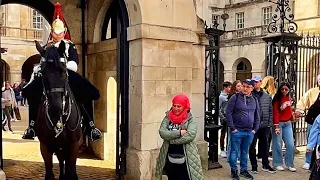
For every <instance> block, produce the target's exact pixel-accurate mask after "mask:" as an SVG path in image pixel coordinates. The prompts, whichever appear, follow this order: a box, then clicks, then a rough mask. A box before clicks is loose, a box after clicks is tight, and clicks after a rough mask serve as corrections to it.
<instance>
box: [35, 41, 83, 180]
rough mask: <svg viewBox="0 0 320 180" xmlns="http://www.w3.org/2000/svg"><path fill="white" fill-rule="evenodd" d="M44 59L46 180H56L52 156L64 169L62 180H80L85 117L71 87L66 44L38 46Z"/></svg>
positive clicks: (41, 118) (41, 128) (41, 129)
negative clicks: (81, 138)
mask: <svg viewBox="0 0 320 180" xmlns="http://www.w3.org/2000/svg"><path fill="white" fill-rule="evenodd" d="M36 47H37V50H38V51H39V53H40V55H41V57H42V58H41V62H40V72H39V73H40V77H38V78H39V79H38V82H40V83H41V84H42V89H41V90H42V91H43V92H42V93H43V95H42V100H41V105H40V106H39V113H38V127H37V128H38V138H39V141H40V150H41V154H42V157H43V160H44V163H45V171H46V172H45V173H46V174H45V180H53V179H54V174H53V171H52V168H53V162H52V156H53V154H54V153H55V154H56V156H57V158H58V160H59V166H60V174H59V179H60V180H61V179H63V180H76V179H78V176H77V172H76V162H77V157H78V150H79V139H80V137H81V134H82V132H81V125H80V124H81V114H80V109H79V107H78V105H77V102H76V100H75V98H74V96H73V93H72V91H71V89H70V86H69V83H68V71H67V68H66V61H67V60H66V59H65V58H63V57H64V52H65V48H66V47H65V43H64V42H63V41H61V43H60V45H59V47H55V46H51V47H47V48H46V49H43V48H42V47H41V46H40V44H39V43H38V42H36Z"/></svg>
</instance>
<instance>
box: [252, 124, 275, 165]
mask: <svg viewBox="0 0 320 180" xmlns="http://www.w3.org/2000/svg"><path fill="white" fill-rule="evenodd" d="M270 131H271V129H270V127H266V128H260V129H259V130H258V132H256V134H255V135H254V138H253V140H252V143H251V145H250V148H249V158H250V162H251V166H252V168H257V167H258V162H257V157H256V156H257V151H256V145H257V140H258V139H259V144H258V146H259V147H260V148H261V149H260V150H259V154H260V156H261V158H262V165H263V166H264V167H265V166H268V165H269V160H268V157H269V149H268V147H269V142H268V139H269V135H270Z"/></svg>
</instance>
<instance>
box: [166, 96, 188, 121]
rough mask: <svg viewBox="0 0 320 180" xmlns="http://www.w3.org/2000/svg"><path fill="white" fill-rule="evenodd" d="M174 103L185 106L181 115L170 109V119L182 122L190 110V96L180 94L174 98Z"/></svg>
mask: <svg viewBox="0 0 320 180" xmlns="http://www.w3.org/2000/svg"><path fill="white" fill-rule="evenodd" d="M173 104H180V105H181V106H182V108H183V111H182V113H181V114H180V115H178V116H177V115H175V114H174V113H173V112H172V109H171V110H170V111H169V114H168V116H169V120H170V121H171V122H172V123H174V124H181V123H182V122H183V121H185V120H186V119H187V118H188V110H190V101H189V98H188V97H187V96H186V95H184V94H178V95H176V96H175V97H174V98H173V99H172V105H173Z"/></svg>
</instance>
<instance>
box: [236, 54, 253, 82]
mask: <svg viewBox="0 0 320 180" xmlns="http://www.w3.org/2000/svg"><path fill="white" fill-rule="evenodd" d="M232 69H233V70H234V71H236V80H245V79H251V78H252V72H251V71H252V66H251V63H250V61H249V60H248V59H247V58H244V57H241V58H238V59H237V60H236V61H235V62H234V64H233V68H232Z"/></svg>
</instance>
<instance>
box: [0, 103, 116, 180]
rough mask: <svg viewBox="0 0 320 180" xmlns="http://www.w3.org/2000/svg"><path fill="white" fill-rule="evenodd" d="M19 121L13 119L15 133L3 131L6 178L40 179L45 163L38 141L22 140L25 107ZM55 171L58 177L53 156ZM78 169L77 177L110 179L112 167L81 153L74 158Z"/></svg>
mask: <svg viewBox="0 0 320 180" xmlns="http://www.w3.org/2000/svg"><path fill="white" fill-rule="evenodd" d="M20 111H21V115H22V118H23V119H22V120H21V121H19V122H12V129H13V131H14V134H10V133H8V132H3V157H4V172H5V173H6V176H7V179H8V180H26V179H30V180H31V179H32V180H39V179H41V180H43V179H44V164H43V159H42V157H41V154H40V148H39V141H38V140H33V141H29V140H23V139H21V137H22V134H23V131H24V130H25V129H26V127H27V120H26V117H27V116H26V115H27V114H26V107H20ZM53 159H54V163H55V164H54V173H55V176H56V178H58V177H59V176H58V174H59V173H58V172H59V170H58V169H59V165H58V160H57V158H56V157H55V156H54V158H53ZM77 172H78V176H79V179H80V180H82V179H83V180H85V179H90V180H111V179H114V176H115V170H114V167H113V166H112V165H110V164H107V163H106V162H105V161H102V160H98V159H96V158H95V157H93V156H90V155H84V154H82V155H80V157H79V158H78V161H77Z"/></svg>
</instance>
